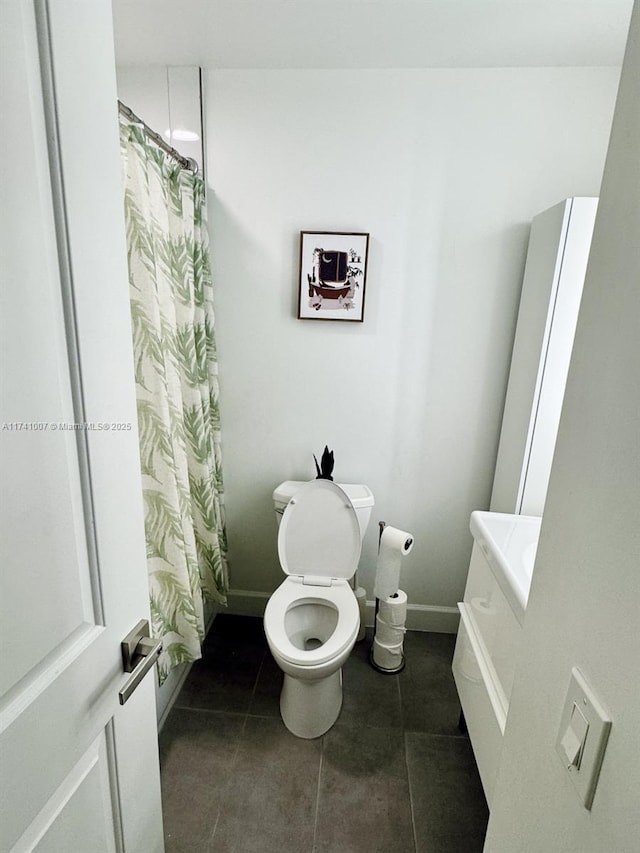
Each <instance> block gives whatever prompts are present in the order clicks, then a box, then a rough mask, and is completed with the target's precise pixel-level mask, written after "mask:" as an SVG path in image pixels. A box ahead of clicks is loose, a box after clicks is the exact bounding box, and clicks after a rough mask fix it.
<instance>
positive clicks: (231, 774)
mask: <svg viewBox="0 0 640 853" xmlns="http://www.w3.org/2000/svg"><path fill="white" fill-rule="evenodd" d="M256 681H257V679H256ZM235 716H238V717H239V716H240V714H236V715H235ZM242 716H244V720H243V721H242V728H241V729H240V735H239V737H238V742H237V744H236V748H235V751H234V753H233V758H232V759H231V762H230V764H229V774H228V779H227V783H226V785H225V786H224V789H223V790H222V791H221V792H220V798H219V801H218V810H217V813H216V819H215V822H214V824H213V829H212V830H211V835H210V836H209V841H208V842H207V847H208V849H209V850H212V849H213V842H214V840H215V835H216V831H217V829H218V823H219V822H220V815H221V813H222V804H223V799H224V796H225V794H226V792H227V791H228V790H229V788H230V787H231V782H232V780H233V778H234V773H235V768H236V764H237V763H238V755H239V753H240V745H241V743H242V738H243V736H244V733H245V731H246V728H247V720H248V719H249V711H248V710H247V711H245V713H244V714H243V715H242Z"/></svg>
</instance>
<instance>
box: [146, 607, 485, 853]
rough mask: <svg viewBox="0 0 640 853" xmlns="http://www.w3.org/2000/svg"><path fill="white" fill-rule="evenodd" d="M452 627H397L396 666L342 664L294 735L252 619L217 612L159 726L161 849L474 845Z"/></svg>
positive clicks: (475, 802) (361, 661) (472, 795)
mask: <svg viewBox="0 0 640 853" xmlns="http://www.w3.org/2000/svg"><path fill="white" fill-rule="evenodd" d="M454 643H455V637H453V636H451V635H448V634H424V633H419V632H415V631H411V632H408V633H407V635H406V639H405V656H406V667H405V669H404V670H403V672H401V673H400V674H398V675H387V674H381V673H379V672H377V671H376V670H374V669H373V668H372V667H371V666H370V664H369V648H370V632H368V634H367V639H366V640H364V641H363V642H361V643H357V644H356V646H355V649H354V651H353V653H352V655H351V657H350V658H349V660H348V661H347V663H346V664H345V666H344V669H343V674H344V700H343V706H342V711H341V713H340V717H339V718H338V721H337V723H336V724H335V725H334V726H333V728H331V729H330V730H329V731H328V732H327V734H325V735H324V736H323V737H321V738H318V739H316V740H301V739H299V738H296V737H294V736H293V735H292V734H290V732H288V731H287V729H286V728H285V727H284V725H283V723H282V720H281V719H280V710H279V704H278V700H279V695H280V686H281V684H282V673H281V672H280V670H279V669H278V667H277V666H276V664H275V663H274V661H273V658H272V657H271V654H270V653H269V650H268V648H267V644H266V640H265V638H264V633H263V631H262V620H260V619H254V618H251V617H243V616H229V615H219V616H218V617H217V618H216V620H215V622H214V624H213V627H212V629H211V631H210V633H209V636H208V637H207V639H206V641H205V645H204V650H203V654H204V656H203V659H202V660H201V661H199V662H198V663H196V664H195V665H194V666H193V669H192V670H191V673H190V675H189V677H188V679H187V681H186V683H185V686H184V688H183V690H182V692H181V693H180V696H179V697H178V701H177V703H176V705H175V706H174V708H173V710H172V711H171V713H170V715H169V718H168V720H167V722H166V724H165V726H164V729H163V731H162V734H161V736H160V757H161V772H162V789H163V801H164V820H165V837H166V849H167V853H227V851H229V852H230V851H237V853H251V851H256V853H272V852H273V853H360V851H362V853H365V851H366V853H377V851H379V853H474V851H478V853H479V851H481V850H482V846H483V842H484V834H485V830H486V824H487V819H488V812H487V806H486V803H485V800H484V796H483V793H482V786H481V784H480V779H479V777H478V772H477V769H476V765H475V762H474V759H473V754H472V751H471V746H470V744H469V740H468V738H467V736H466V735H462V734H461V733H460V731H459V730H458V717H459V713H460V706H459V704H458V699H457V694H456V690H455V686H454V683H453V677H452V675H451V657H452V655H453V647H454Z"/></svg>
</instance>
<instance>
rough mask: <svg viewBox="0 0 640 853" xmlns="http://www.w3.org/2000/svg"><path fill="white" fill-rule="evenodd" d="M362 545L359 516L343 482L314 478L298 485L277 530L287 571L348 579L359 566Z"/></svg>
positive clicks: (279, 551) (282, 560) (281, 562)
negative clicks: (342, 486)
mask: <svg viewBox="0 0 640 853" xmlns="http://www.w3.org/2000/svg"><path fill="white" fill-rule="evenodd" d="M360 546H361V542H360V525H359V523H358V517H357V515H356V511H355V509H354V508H353V504H352V503H351V501H350V500H349V498H348V496H347V494H346V493H345V492H344V491H343V490H342V489H341V488H340V486H337V485H336V484H335V483H333V482H332V481H331V480H312V481H311V482H309V483H305V485H304V486H301V487H300V489H298V491H297V492H296V494H295V495H294V497H293V498H292V499H291V500H290V501H289V503H288V504H287V507H286V509H285V511H284V515H283V516H282V521H281V522H280V528H279V530H278V556H279V558H280V565H281V566H282V569H283V571H284V572H285V574H287V575H305V576H306V575H314V576H316V577H326V578H343V579H345V580H346V579H348V578H350V577H352V576H353V574H354V572H355V570H356V568H357V567H358V560H359V559H360Z"/></svg>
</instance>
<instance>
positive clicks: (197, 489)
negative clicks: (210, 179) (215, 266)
mask: <svg viewBox="0 0 640 853" xmlns="http://www.w3.org/2000/svg"><path fill="white" fill-rule="evenodd" d="M120 145H121V152H122V165H123V174H124V206H125V217H126V226H127V246H128V260H129V282H130V298H131V318H132V327H133V348H134V359H135V380H136V395H137V403H138V427H139V434H140V461H141V466H142V480H143V491H144V511H145V536H146V545H147V564H148V570H149V592H150V600H151V618H152V628H153V632H152V633H153V635H154V636H156V637H162V638H163V650H162V653H161V655H160V658H159V660H158V672H159V679H160V683H161V684H162V682H163V681H164V679H165V678H166V676H167V675H168V673H169V671H170V670H171V669H172V668H173V667H174V666H177V665H178V664H180V663H184V662H187V661H193V660H197V659H198V658H200V657H201V651H200V647H201V642H202V640H203V638H204V628H205V624H204V622H205V614H204V602H205V601H211V602H217V603H221V604H225V603H226V592H227V589H228V578H227V565H226V558H225V555H226V535H225V523H224V505H223V484H222V467H221V452H220V418H219V405H218V377H217V359H216V346H215V337H214V311H213V293H212V282H211V271H210V265H209V252H208V239H207V227H206V206H205V195H204V182H203V181H202V180H201V179H200V178H199V177H197V176H195V175H194V174H193V173H192V172H191V171H189V170H188V169H184V168H182V167H181V166H179V165H178V164H177V163H176V162H175V161H174V160H173V159H172V158H171V157H170V156H169V155H168V154H166V153H165V152H164V151H163V150H162V149H161V148H160V147H159V146H157V145H156V144H155V143H154V142H153V141H152V140H151V139H150V138H149V137H148V136H147V134H146V133H145V129H144V126H142V125H140V124H137V123H134V122H132V121H130V120H128V119H125V118H124V117H121V118H120Z"/></svg>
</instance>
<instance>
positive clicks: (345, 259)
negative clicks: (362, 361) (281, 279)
mask: <svg viewBox="0 0 640 853" xmlns="http://www.w3.org/2000/svg"><path fill="white" fill-rule="evenodd" d="M368 251H369V235H368V234H359V233H357V234H350V233H343V232H335V231H301V232H300V282H299V288H300V292H299V299H298V317H299V319H301V320H348V321H351V322H355V323H362V321H363V319H364V293H365V281H366V275H367V258H368Z"/></svg>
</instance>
